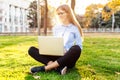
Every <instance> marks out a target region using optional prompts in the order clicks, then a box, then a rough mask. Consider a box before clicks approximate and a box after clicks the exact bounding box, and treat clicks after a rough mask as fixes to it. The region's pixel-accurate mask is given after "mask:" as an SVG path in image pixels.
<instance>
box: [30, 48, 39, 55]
mask: <svg viewBox="0 0 120 80" xmlns="http://www.w3.org/2000/svg"><path fill="white" fill-rule="evenodd" d="M36 51H38V49H37V48H36V47H34V46H31V47H30V48H29V49H28V54H29V55H30V54H33V53H35V52H36Z"/></svg>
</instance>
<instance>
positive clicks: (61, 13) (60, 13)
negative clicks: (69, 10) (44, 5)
mask: <svg viewBox="0 0 120 80" xmlns="http://www.w3.org/2000/svg"><path fill="white" fill-rule="evenodd" d="M57 14H58V15H63V14H65V12H59V13H57Z"/></svg>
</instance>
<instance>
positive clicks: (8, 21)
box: [0, 0, 30, 33]
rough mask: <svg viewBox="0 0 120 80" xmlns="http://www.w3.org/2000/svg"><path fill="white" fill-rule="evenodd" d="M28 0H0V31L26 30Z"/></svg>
mask: <svg viewBox="0 0 120 80" xmlns="http://www.w3.org/2000/svg"><path fill="white" fill-rule="evenodd" d="M29 4H30V1H29V0H0V33H1V32H13V33H14V32H28V20H27V13H28V7H29Z"/></svg>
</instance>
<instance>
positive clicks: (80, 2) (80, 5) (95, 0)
mask: <svg viewBox="0 0 120 80" xmlns="http://www.w3.org/2000/svg"><path fill="white" fill-rule="evenodd" d="M30 1H31V0H30ZM39 1H41V0H39ZM65 1H66V0H48V4H50V5H52V6H53V7H57V6H59V5H60V3H65ZM68 1H70V0H68ZM107 2H108V0H76V6H75V12H76V13H77V14H84V13H85V8H86V7H87V6H88V5H90V4H99V3H101V4H106V3H107Z"/></svg>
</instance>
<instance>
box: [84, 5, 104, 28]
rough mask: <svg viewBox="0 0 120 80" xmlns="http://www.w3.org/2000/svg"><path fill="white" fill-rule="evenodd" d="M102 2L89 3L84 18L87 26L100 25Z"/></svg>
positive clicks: (96, 26) (95, 26)
mask: <svg viewBox="0 0 120 80" xmlns="http://www.w3.org/2000/svg"><path fill="white" fill-rule="evenodd" d="M102 8H103V5H102V4H91V5H89V6H88V7H87V8H86V12H85V18H86V25H87V27H92V28H93V27H94V28H98V27H100V24H101V21H102V15H101V12H102V11H101V9H102Z"/></svg>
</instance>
